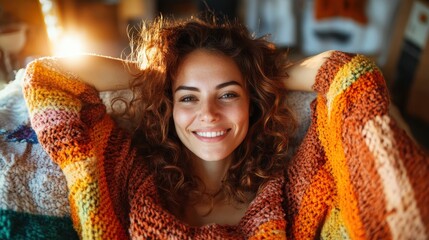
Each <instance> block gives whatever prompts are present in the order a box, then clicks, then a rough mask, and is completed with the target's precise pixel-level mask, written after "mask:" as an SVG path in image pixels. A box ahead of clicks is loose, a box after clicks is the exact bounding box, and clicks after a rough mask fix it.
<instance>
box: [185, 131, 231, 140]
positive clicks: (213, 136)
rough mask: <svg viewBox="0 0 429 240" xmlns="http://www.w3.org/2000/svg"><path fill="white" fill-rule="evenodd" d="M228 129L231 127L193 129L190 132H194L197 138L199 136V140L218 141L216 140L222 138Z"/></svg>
mask: <svg viewBox="0 0 429 240" xmlns="http://www.w3.org/2000/svg"><path fill="white" fill-rule="evenodd" d="M230 130H231V129H226V130H221V131H193V132H192V133H193V134H195V135H196V136H197V138H199V139H201V140H205V141H207V140H208V141H210V140H212V141H213V140H214V141H218V140H221V139H223V137H225V136H226V134H227V133H228V132H229V131H230Z"/></svg>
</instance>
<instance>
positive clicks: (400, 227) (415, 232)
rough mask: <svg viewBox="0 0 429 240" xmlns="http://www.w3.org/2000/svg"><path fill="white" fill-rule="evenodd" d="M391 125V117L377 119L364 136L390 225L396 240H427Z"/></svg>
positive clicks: (365, 127)
mask: <svg viewBox="0 0 429 240" xmlns="http://www.w3.org/2000/svg"><path fill="white" fill-rule="evenodd" d="M389 123H390V117H389V116H387V115H384V116H377V117H375V118H374V119H373V120H370V121H368V122H367V123H366V124H365V126H364V128H363V132H362V134H363V137H364V139H365V142H366V144H367V145H368V148H369V150H370V151H371V153H372V154H373V155H374V158H375V167H376V169H377V172H378V174H379V175H380V179H381V182H382V184H383V190H384V194H385V200H386V211H387V213H388V216H387V223H388V224H389V226H390V231H391V232H392V236H393V239H427V238H428V236H427V234H426V229H425V226H424V224H423V221H422V218H421V215H420V212H419V209H418V206H417V202H416V199H415V196H414V191H413V188H412V186H411V183H410V182H409V180H408V176H407V171H406V169H405V166H404V164H403V163H402V162H401V159H400V155H399V153H398V151H397V149H396V148H395V146H397V144H396V143H395V139H394V135H393V132H392V130H391V128H390V126H389Z"/></svg>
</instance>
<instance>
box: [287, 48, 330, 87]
mask: <svg viewBox="0 0 429 240" xmlns="http://www.w3.org/2000/svg"><path fill="white" fill-rule="evenodd" d="M332 52H334V51H332V50H331V51H326V52H322V53H320V54H317V55H314V56H311V57H308V58H305V59H303V60H301V61H298V62H296V63H295V64H293V65H292V66H290V67H289V68H288V69H287V71H288V75H289V77H288V78H287V79H285V80H284V81H283V82H284V84H285V86H286V88H287V89H289V90H296V91H314V90H313V89H312V86H313V85H314V83H315V79H316V75H317V72H318V71H319V68H320V67H321V66H322V64H323V63H324V62H325V61H326V59H327V58H329V56H331V54H332Z"/></svg>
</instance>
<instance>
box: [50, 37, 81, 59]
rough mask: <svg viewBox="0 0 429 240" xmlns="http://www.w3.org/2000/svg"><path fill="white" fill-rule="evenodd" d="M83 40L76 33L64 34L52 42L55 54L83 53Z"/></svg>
mask: <svg viewBox="0 0 429 240" xmlns="http://www.w3.org/2000/svg"><path fill="white" fill-rule="evenodd" d="M84 50H85V46H84V40H83V38H82V37H81V36H79V35H77V34H65V35H63V36H62V37H60V38H59V40H58V41H57V42H56V43H54V55H55V56H70V55H77V54H81V53H83V52H84Z"/></svg>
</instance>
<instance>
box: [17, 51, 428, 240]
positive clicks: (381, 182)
mask: <svg viewBox="0 0 429 240" xmlns="http://www.w3.org/2000/svg"><path fill="white" fill-rule="evenodd" d="M314 89H315V91H316V92H317V93H318V95H317V98H316V100H315V101H313V103H312V104H311V109H312V119H311V125H310V127H309V129H308V131H307V134H306V136H305V138H304V140H303V142H302V144H301V145H300V147H299V148H298V150H297V152H296V154H295V155H294V157H293V158H292V159H291V162H290V165H289V166H288V171H287V173H286V175H285V176H284V177H282V178H278V179H274V180H271V181H270V182H268V184H267V185H265V186H264V188H263V189H261V191H260V192H259V193H258V195H257V196H256V197H255V199H254V200H253V201H252V202H251V204H250V206H249V208H248V209H247V211H246V213H245V215H244V217H243V218H242V219H241V221H240V222H239V223H238V224H237V225H236V226H224V225H219V224H210V225H206V226H202V227H195V226H189V225H188V224H186V223H183V222H181V221H180V220H179V219H177V218H176V217H175V216H174V215H172V214H171V213H170V212H168V211H167V210H165V209H164V208H163V207H162V205H161V200H160V196H159V195H158V191H157V187H156V185H155V181H154V174H156V173H150V172H149V171H148V169H147V168H146V164H145V161H144V159H141V158H140V157H139V156H137V155H136V151H135V149H134V148H133V147H132V146H131V141H130V135H129V134H128V133H127V132H126V131H124V130H122V129H121V128H119V127H118V125H117V124H116V122H115V121H114V120H113V119H112V118H111V117H110V116H109V115H108V114H107V113H106V107H105V105H104V104H103V102H102V101H101V99H100V97H99V93H98V92H97V91H96V90H95V89H93V88H92V87H90V86H88V85H85V84H83V83H81V82H79V79H77V78H76V77H75V76H73V75H72V74H70V73H66V72H65V71H63V70H61V69H60V68H59V67H58V66H57V65H56V64H55V59H54V58H52V59H44V60H43V61H42V60H36V61H34V62H32V63H31V64H29V65H28V67H27V69H26V77H25V83H24V96H25V98H26V101H27V105H28V109H29V112H30V118H31V123H32V128H33V129H34V130H35V132H36V134H37V136H38V140H39V142H40V144H42V145H43V147H44V148H45V150H46V152H47V153H48V154H49V156H50V158H52V160H53V161H54V162H55V163H57V164H58V165H59V166H60V168H61V169H62V171H63V173H64V175H65V177H66V179H67V185H68V189H69V201H70V209H71V215H72V220H73V224H74V228H75V230H76V231H77V232H78V234H79V236H80V237H81V238H84V239H87V238H99V239H127V238H133V239H134V238H140V239H285V238H286V237H287V238H290V239H313V238H319V237H322V238H328V239H329V238H333V239H349V238H350V239H380V238H382V239H389V238H393V239H407V238H408V239H409V238H411V237H412V238H413V239H426V238H427V235H428V227H429V208H428V199H429V186H428V181H427V180H426V179H425V177H426V176H427V174H428V173H429V167H428V165H429V158H428V156H427V155H426V154H425V153H424V152H423V150H421V149H420V148H419V147H418V146H416V145H415V143H414V142H413V141H412V140H411V139H410V138H409V137H408V136H407V135H406V133H405V132H404V131H403V130H401V129H400V128H399V127H398V126H397V125H396V123H395V121H394V120H393V119H391V118H390V116H389V115H388V105H389V98H388V92H387V88H386V85H385V82H384V79H383V76H382V74H381V72H380V70H379V69H378V68H377V67H376V66H375V65H374V64H373V62H372V61H370V60H368V59H367V58H365V57H363V56H361V55H352V54H347V53H342V52H334V53H333V54H332V56H330V57H329V58H328V59H327V60H326V62H325V63H324V64H323V66H322V67H321V68H320V69H319V72H318V75H317V78H316V83H315V85H314Z"/></svg>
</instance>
